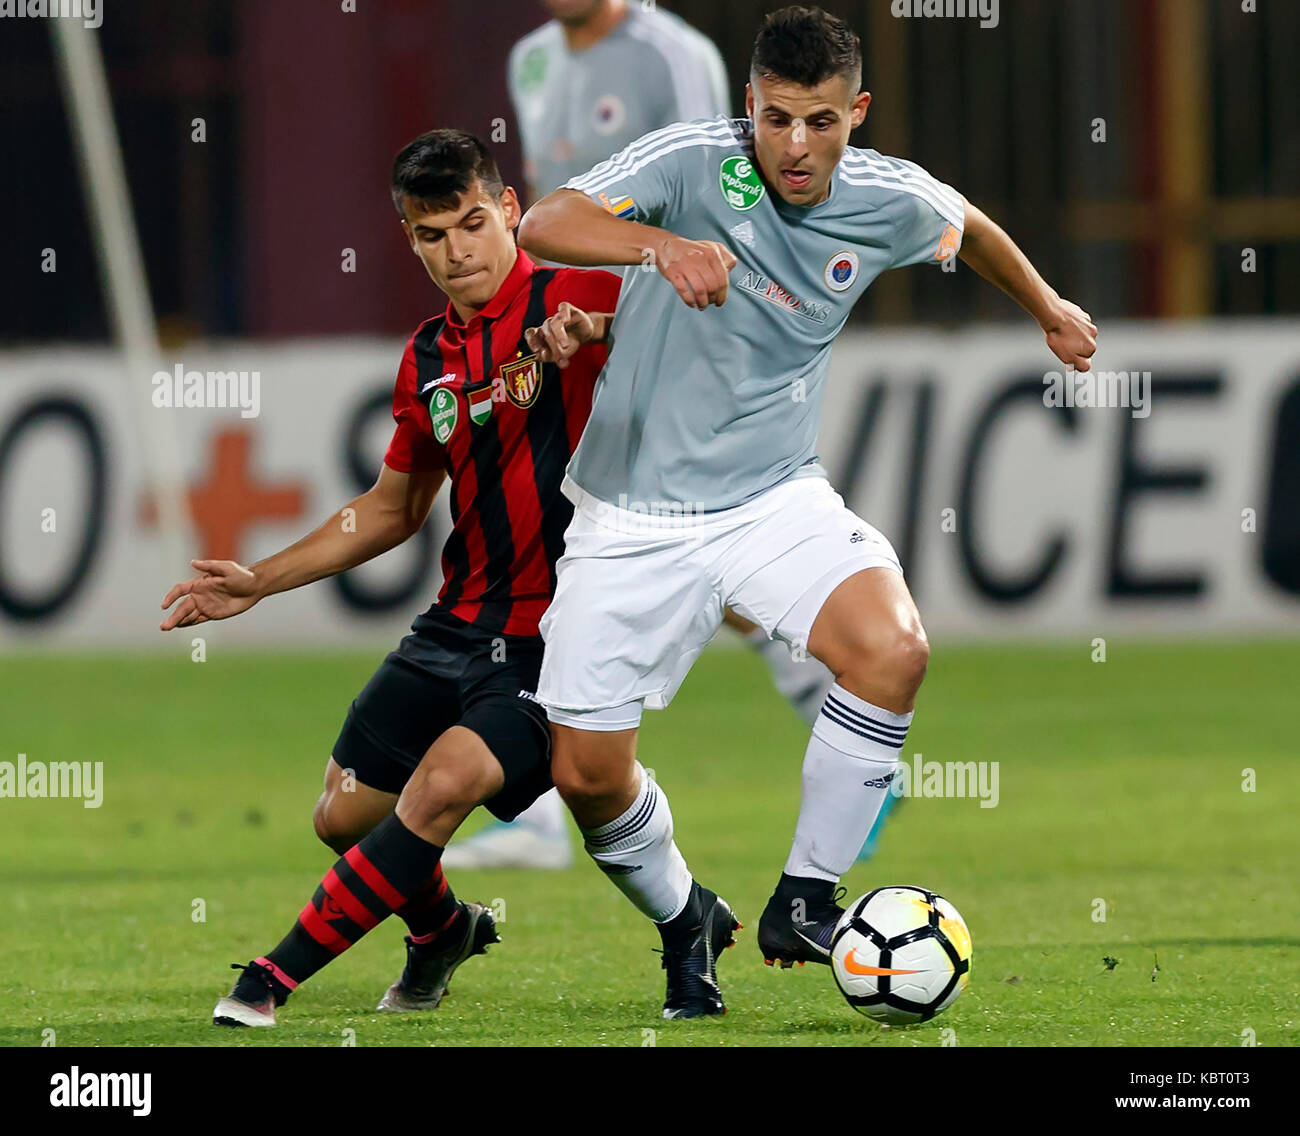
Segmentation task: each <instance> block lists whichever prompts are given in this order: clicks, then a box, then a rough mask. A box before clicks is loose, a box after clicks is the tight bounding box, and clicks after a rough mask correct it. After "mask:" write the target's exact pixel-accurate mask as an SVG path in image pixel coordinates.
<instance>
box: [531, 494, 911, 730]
mask: <svg viewBox="0 0 1300 1136" xmlns="http://www.w3.org/2000/svg"><path fill="white" fill-rule="evenodd" d="M563 490H564V493H565V496H567V497H568V498H569V499H570V500H571V501H573V502H574V513H573V519H572V521H570V523H569V527H568V529H567V530H566V531H565V534H564V555H563V556H562V557H561V558H560V560H559V563H558V564H557V565H556V575H557V583H556V590H555V598H554V599H553V600H552V601H551V605H550V607H549V608H547V610H546V614H545V615H544V616H543V617H542V622H541V632H542V637H543V638H544V639H545V641H546V651H545V654H544V656H543V659H542V673H541V678H540V680H539V682H538V686H537V699H538V701H539V702H541V703H542V705H543V706H545V707H546V712H547V716H548V717H549V718H550V720H551V721H552V722H559V723H561V724H563V725H568V726H576V727H578V728H579V729H587V730H625V729H631V728H633V727H634V726H636V725H637V724H638V723H639V722H640V720H641V711H642V708H643V707H648V708H649V709H651V710H662V709H663V708H664V707H666V706H667V705H668V703H669V702H671V701H672V697H673V695H674V694H676V693H677V688H678V687H679V686H680V685H681V683H682V680H683V679H685V677H686V674H687V672H688V671H689V670H690V668H691V664H692V663H694V662H695V660H696V659H697V658H698V657H699V655H700V653H701V652H702V651H703V650H704V648H705V646H706V645H707V644H708V642H709V640H710V639H712V638H713V636H714V635H715V634H716V632H717V630H718V627H719V625H720V624H721V622H722V611H723V608H724V607H731V608H733V609H734V610H735V611H737V612H739V613H740V614H741V615H743V616H745V617H746V618H747V619H749V620H752V621H753V622H754V623H757V624H758V625H759V626H760V627H761V628H762V629H763V631H764V632H765V633H766V634H767V636H768V637H769V638H778V639H781V640H783V641H784V642H785V643H786V644H788V645H789V646H790V647H791V649H792V650H794V649H803V648H804V647H805V646H806V644H807V642H808V635H809V632H810V631H811V630H812V625H813V621H814V619H816V617H817V613H818V611H820V610H821V606H822V604H823V603H825V602H826V599H827V597H828V596H830V594H831V592H833V591H834V590H835V588H836V587H838V586H839V585H840V584H841V583H842V582H843V581H844V580H846V579H848V577H850V576H852V575H853V574H854V573H856V572H861V571H863V570H864V569H867V568H892V569H893V570H894V571H896V572H899V573H901V572H902V568H901V567H900V566H899V563H898V555H897V554H896V553H895V552H894V549H893V546H892V545H891V544H890V543H889V541H888V540H886V539H885V537H884V536H883V535H881V533H879V532H878V531H877V530H876V529H874V528H872V526H871V525H869V524H867V523H866V521H864V520H862V518H861V517H859V516H857V515H856V514H855V513H854V512H853V511H852V510H851V509H849V508H848V506H847V505H845V504H844V499H843V498H842V497H841V496H840V495H839V494H838V493H836V492H835V490H834V489H832V488H831V486H830V483H829V482H828V481H827V480H826V479H825V478H823V477H794V478H790V479H789V480H787V481H783V482H782V483H781V484H780V485H777V486H774V487H773V488H772V489H769V490H767V491H766V492H764V493H761V494H759V495H758V496H757V497H755V498H753V499H752V500H750V501H747V502H745V504H743V505H737V506H736V507H735V508H732V509H723V510H719V511H716V512H711V513H697V514H694V515H680V514H678V515H666V514H665V513H664V512H640V511H637V510H634V509H625V508H619V507H618V506H615V505H611V504H609V503H608V502H605V501H601V500H599V499H598V498H595V497H592V496H591V495H590V494H588V493H586V492H584V491H583V490H582V489H581V488H580V487H579V486H578V485H576V484H575V483H574V482H572V481H571V480H569V479H568V478H567V477H566V478H565V481H564V486H563Z"/></svg>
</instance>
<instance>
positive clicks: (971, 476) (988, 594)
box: [957, 375, 1079, 604]
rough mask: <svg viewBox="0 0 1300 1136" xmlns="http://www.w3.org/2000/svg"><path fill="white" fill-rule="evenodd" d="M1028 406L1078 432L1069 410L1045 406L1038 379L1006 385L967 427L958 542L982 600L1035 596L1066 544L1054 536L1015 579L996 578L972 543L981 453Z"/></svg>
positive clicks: (1060, 536) (1008, 600)
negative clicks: (1013, 412)
mask: <svg viewBox="0 0 1300 1136" xmlns="http://www.w3.org/2000/svg"><path fill="white" fill-rule="evenodd" d="M1021 403H1026V404H1028V405H1029V406H1032V407H1036V408H1037V409H1038V410H1039V411H1041V412H1042V413H1043V414H1044V415H1046V416H1047V420H1048V421H1051V422H1055V423H1056V425H1057V426H1058V427H1059V428H1060V429H1062V430H1065V431H1066V432H1067V433H1070V434H1074V433H1077V431H1078V429H1079V422H1078V417H1077V415H1076V412H1075V408H1074V407H1073V406H1058V407H1050V408H1049V407H1046V406H1044V405H1043V379H1042V376H1041V375H1040V376H1035V377H1033V378H1026V379H1016V380H1015V381H1014V382H1012V383H1011V384H1010V385H1009V386H1006V387H1003V388H1002V390H1000V391H999V392H998V393H997V394H995V395H994V396H993V397H992V398H991V399H990V400H989V401H988V402H987V403H986V404H985V406H984V409H983V410H982V411H981V412H980V416H979V417H978V418H977V419H976V420H975V424H974V425H973V426H972V427H971V432H970V438H969V440H968V441H967V443H966V455H965V458H964V459H963V461H962V464H961V473H960V475H959V476H960V482H959V488H958V492H957V518H958V520H957V541H958V548H959V549H960V551H961V559H962V565H963V566H964V567H965V569H966V574H967V575H968V576H969V577H970V581H971V583H972V584H973V585H974V586H975V589H976V590H977V591H978V592H979V593H980V594H981V595H983V596H984V597H985V598H987V599H990V600H993V601H994V602H995V603H1005V604H1010V603H1019V602H1020V601H1022V600H1026V599H1028V598H1029V597H1030V596H1032V595H1033V594H1034V593H1035V592H1037V591H1038V590H1039V589H1040V588H1041V587H1042V586H1043V585H1044V584H1046V583H1047V581H1048V580H1050V579H1051V578H1052V574H1053V573H1054V572H1055V571H1056V570H1057V568H1058V567H1059V566H1060V563H1061V559H1062V557H1064V556H1065V552H1066V549H1067V548H1068V547H1069V541H1068V540H1067V539H1066V537H1065V535H1064V534H1063V533H1058V534H1057V535H1056V536H1053V537H1052V538H1051V539H1050V540H1049V541H1047V544H1046V546H1045V547H1044V549H1043V554H1042V555H1041V556H1040V557H1039V559H1038V563H1037V564H1036V565H1034V566H1033V567H1030V568H1027V569H1025V571H1023V572H1021V573H1020V574H1019V575H1018V576H998V575H997V574H996V573H995V572H994V571H993V569H992V568H990V567H989V565H988V563H987V562H986V561H985V560H984V558H983V555H982V553H981V551H980V548H979V545H978V544H977V543H976V540H975V529H976V525H975V517H976V516H977V512H976V501H977V499H978V493H977V490H978V488H979V484H978V479H979V473H980V470H981V469H982V467H983V464H984V451H985V448H986V447H987V446H988V443H989V439H990V438H991V437H992V435H993V428H994V426H996V425H997V423H998V420H999V419H1000V418H1001V417H1002V416H1003V415H1004V414H1006V413H1007V412H1008V411H1009V410H1010V409H1011V408H1012V407H1014V406H1016V405H1018V404H1021Z"/></svg>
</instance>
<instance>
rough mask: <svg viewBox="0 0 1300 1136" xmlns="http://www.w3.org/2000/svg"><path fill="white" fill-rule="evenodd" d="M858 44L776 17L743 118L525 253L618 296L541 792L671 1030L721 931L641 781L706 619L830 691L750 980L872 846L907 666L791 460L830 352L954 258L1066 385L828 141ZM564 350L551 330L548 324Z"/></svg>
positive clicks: (828, 27) (813, 424)
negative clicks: (606, 889)
mask: <svg viewBox="0 0 1300 1136" xmlns="http://www.w3.org/2000/svg"><path fill="white" fill-rule="evenodd" d="M860 86H861V48H860V45H859V43H858V39H857V37H856V36H855V35H854V34H853V33H852V31H851V30H850V29H849V28H848V27H847V26H846V25H845V24H844V23H843V22H842V21H841V20H839V19H837V18H835V17H832V16H829V15H827V14H826V13H824V12H822V11H821V10H819V9H806V8H786V9H783V10H781V11H779V12H775V13H773V14H772V15H770V16H768V18H767V20H766V21H765V23H764V25H763V27H762V29H761V30H760V32H759V35H758V39H757V42H756V44H755V49H754V55H753V61H752V66H751V74H750V83H749V88H748V91H747V96H746V111H747V113H748V116H749V117H748V119H747V120H737V121H728V120H725V119H715V120H709V121H703V122H694V123H686V124H678V125H675V126H671V127H668V128H667V129H664V130H661V131H657V132H655V133H653V134H651V135H648V136H647V137H645V138H643V139H641V140H640V141H639V142H637V143H635V144H633V145H632V146H630V147H628V148H627V149H626V150H624V151H623V152H622V153H620V154H618V155H616V156H615V157H613V158H612V159H610V160H609V161H608V162H605V163H602V164H601V165H599V166H597V167H596V168H595V169H593V170H592V171H591V172H590V173H589V174H587V175H585V176H583V177H581V178H578V179H575V180H574V181H572V182H570V183H569V186H568V187H567V188H565V189H562V190H559V191H557V192H555V193H553V194H551V195H550V196H548V197H547V198H545V199H543V200H542V201H541V202H539V203H538V204H537V205H535V206H534V207H533V208H532V209H531V210H530V211H529V213H528V214H527V215H526V216H525V218H524V221H523V224H522V226H521V228H520V244H521V245H522V246H523V247H525V248H526V249H528V251H529V252H532V253H537V254H540V255H542V256H546V257H550V258H552V259H555V260H559V261H563V262H566V263H571V264H578V265H583V264H646V265H649V266H651V267H652V268H653V269H654V271H646V272H630V273H627V274H626V279H625V283H624V287H623V290H622V292H621V294H620V297H619V302H618V310H617V313H616V315H615V318H614V323H613V327H612V331H611V335H612V347H611V350H610V355H609V359H608V362H607V363H606V366H605V370H604V372H603V374H602V377H601V379H600V380H599V384H598V386H597V393H596V399H595V406H594V409H593V411H592V416H591V418H590V420H589V423H588V426H587V429H586V431H585V433H584V435H583V438H582V441H581V442H580V443H579V445H578V448H577V450H576V451H575V454H574V457H573V460H572V461H571V463H570V465H569V471H568V479H567V485H566V491H567V493H568V495H569V496H570V498H571V499H572V500H573V501H574V503H575V512H574V517H573V520H572V522H571V523H570V526H569V529H568V531H567V532H566V534H565V549H566V551H565V555H564V557H563V558H562V559H561V561H560V562H559V566H558V586H557V591H556V596H555V599H554V600H553V601H552V604H551V606H550V608H549V609H548V612H547V614H546V616H545V618H544V619H543V622H542V634H543V637H544V638H545V640H546V653H545V657H544V660H543V663H542V673H541V679H540V682H539V684H538V691H537V695H538V698H539V699H540V700H541V701H542V703H543V704H544V705H545V706H546V709H547V714H548V717H549V719H550V721H551V723H552V733H553V737H554V749H553V755H552V774H553V777H554V780H555V782H556V785H557V786H558V788H559V790H560V793H561V795H562V796H563V797H564V799H565V801H566V803H567V804H568V805H569V808H570V810H571V811H572V813H573V815H574V817H575V818H576V819H577V822H578V824H579V826H580V827H581V828H582V830H583V832H584V835H585V836H586V842H587V850H588V852H589V853H590V854H591V855H592V856H593V858H594V859H596V860H597V862H598V863H599V864H600V866H601V867H602V868H603V869H604V870H605V871H606V872H608V873H609V874H610V876H611V878H612V879H613V881H614V882H615V884H616V885H617V886H618V887H619V888H620V889H621V890H622V891H623V892H624V893H625V894H626V895H627V896H628V897H629V898H630V899H631V900H632V902H633V903H635V904H636V905H637V907H638V908H640V910H641V911H643V912H644V913H645V914H647V915H649V916H650V917H651V918H652V919H654V920H655V921H656V923H657V924H658V925H659V930H660V933H661V935H662V936H663V941H664V962H665V966H666V967H667V969H668V998H667V1001H666V1004H665V1008H664V1013H665V1016H668V1017H679V1016H695V1015H700V1014H710V1013H719V1012H721V1011H722V1009H723V1003H722V998H721V994H720V993H719V990H718V986H717V976H716V969H715V965H714V963H715V957H716V954H717V952H718V949H719V948H720V947H722V946H724V945H726V944H727V943H729V941H730V940H731V932H732V929H733V927H734V926H735V919H734V916H733V915H732V913H731V910H730V908H729V907H728V906H727V905H726V903H725V902H724V901H723V900H721V899H720V898H719V897H718V896H717V895H715V894H714V893H713V892H711V891H709V890H707V889H704V888H702V887H700V885H699V884H697V883H695V881H694V880H693V879H692V877H691V874H690V872H689V870H688V869H687V867H686V863H685V861H684V859H683V858H682V855H681V853H680V852H679V851H678V850H677V847H676V845H675V843H674V841H673V830H672V817H671V814H670V812H669V809H668V804H667V801H666V799H665V797H664V794H663V792H662V790H660V789H658V788H657V787H656V786H655V784H654V782H653V781H650V780H649V779H647V778H646V777H645V776H644V773H643V771H642V770H641V768H640V766H639V764H638V762H637V760H636V736H637V725H638V724H639V721H640V716H641V711H642V708H643V707H645V706H649V707H651V708H661V707H664V706H666V705H667V704H668V702H669V700H670V699H671V698H672V696H673V694H674V692H675V691H676V689H677V686H678V684H680V682H681V681H682V678H683V677H684V676H685V673H686V671H687V669H688V668H689V667H690V665H691V663H692V662H693V661H694V659H695V658H696V656H698V654H699V653H700V651H701V650H702V649H703V647H704V645H705V644H706V643H707V641H708V639H709V638H710V636H711V635H712V634H713V632H714V631H715V630H716V628H717V625H718V620H719V618H720V616H721V611H722V607H723V605H724V604H730V605H732V606H733V607H736V608H737V609H738V610H740V611H741V612H742V613H743V614H745V615H746V616H748V617H749V618H751V619H753V620H754V621H755V622H756V623H758V624H759V625H760V626H761V627H762V628H763V629H764V631H766V632H767V633H768V634H769V635H772V636H774V637H776V638H779V639H781V640H783V641H784V642H786V643H788V644H790V645H791V647H792V648H793V649H796V650H806V651H807V652H809V653H810V654H812V655H813V656H815V657H816V658H818V659H820V660H821V661H822V662H824V663H825V664H826V666H827V667H829V668H830V670H831V672H832V673H833V674H834V676H835V683H834V685H833V686H832V687H831V690H830V693H829V694H828V695H827V698H826V702H825V704H824V706H823V707H822V710H821V713H820V714H819V716H818V718H817V721H816V724H815V725H814V727H813V731H812V737H811V738H810V740H809V743H808V747H807V750H806V753H805V756H804V762H803V781H802V795H801V802H800V809H799V817H798V821H797V825H796V829H795V836H794V841H793V846H792V848H791V851H790V856H789V858H788V859H787V861H786V864H785V870H784V872H783V873H782V875H781V878H780V880H779V882H778V884H777V887H776V890H775V892H774V893H773V895H772V898H771V899H770V900H769V902H768V904H767V907H766V909H765V910H764V912H763V915H762V918H761V920H760V922H759V927H758V944H759V947H760V948H761V950H762V952H763V956H764V958H765V960H766V961H767V962H769V963H773V962H780V963H781V964H782V965H783V966H788V965H790V964H791V963H793V962H805V961H809V962H822V963H825V962H827V961H828V954H829V943H830V938H831V934H832V932H833V930H834V927H835V924H836V922H837V921H838V919H839V917H840V914H841V908H840V907H839V906H838V904H837V903H836V901H835V889H836V885H837V883H838V880H839V877H840V876H841V875H842V874H843V873H844V872H845V871H846V870H847V869H848V867H849V866H850V865H851V864H852V862H853V859H854V855H855V853H856V852H857V851H858V849H859V847H860V846H861V844H862V839H863V837H864V836H865V835H866V833H867V831H868V829H869V828H870V827H871V824H872V821H873V820H874V818H875V816H876V814H877V812H878V811H879V810H880V807H881V803H882V801H883V800H884V797H885V794H886V793H887V792H888V791H889V783H890V781H891V779H892V778H893V777H894V775H895V773H896V771H897V766H898V760H899V754H900V751H901V749H902V747H903V744H904V742H905V739H906V736H907V731H908V727H909V726H910V724H911V721H912V710H913V705H914V702H915V698H916V693H917V690H918V688H919V687H920V684H921V680H922V678H923V677H924V674H925V670H926V664H927V661H928V658H929V646H928V643H927V641H926V636H925V632H924V630H923V628H922V626H921V620H920V617H919V615H918V614H917V610H916V607H915V605H914V604H913V602H912V598H911V595H910V594H909V592H908V589H907V587H906V585H905V584H904V582H903V576H902V569H901V567H900V566H899V564H898V559H897V556H896V555H895V553H894V550H893V548H892V547H891V545H890V544H889V542H888V541H887V540H886V539H885V537H884V536H882V535H881V534H880V533H879V532H877V531H876V530H875V529H874V528H872V526H871V525H869V524H868V523H867V522H866V521H864V520H862V519H861V518H860V517H857V516H855V515H854V514H853V513H852V512H851V511H850V510H849V509H848V508H847V507H846V506H845V505H844V502H843V500H842V499H841V498H840V497H839V496H838V494H836V493H835V492H834V490H832V489H831V487H830V485H829V484H828V482H827V481H826V478H825V474H824V471H823V470H821V468H820V467H819V466H818V465H817V463H816V461H815V460H814V459H815V454H814V445H815V440H816V433H817V421H818V412H819V408H820V405H821V396H822V387H823V384H824V382H825V378H826V369H827V364H828V360H829V353H830V348H831V344H832V342H833V341H834V339H835V336H836V334H837V333H838V331H839V329H840V328H841V327H842V326H843V324H844V321H845V318H846V317H847V315H848V313H849V310H850V308H851V307H852V305H853V303H854V302H855V301H856V300H857V298H858V296H860V295H861V294H862V292H863V290H864V289H865V288H866V287H867V286H868V285H869V284H870V282H871V281H872V280H873V279H874V278H875V277H876V276H877V275H879V274H880V273H881V272H884V271H885V270H887V269H890V268H898V267H901V266H903V265H909V264H919V263H933V264H941V263H943V262H944V261H945V260H947V259H949V258H950V257H953V256H957V255H960V256H961V258H962V260H963V261H964V262H965V263H966V264H967V265H969V266H970V267H971V268H973V269H974V270H975V271H976V272H978V273H979V274H980V275H981V276H983V277H985V278H986V279H988V280H990V281H991V282H993V283H994V284H996V285H997V286H999V287H1000V288H1002V289H1003V290H1004V291H1006V292H1007V293H1008V294H1009V295H1011V296H1012V297H1013V298H1014V299H1015V300H1017V301H1018V302H1019V303H1020V305H1021V306H1022V307H1024V308H1025V310H1026V311H1028V312H1029V313H1030V314H1031V315H1032V316H1033V317H1034V318H1035V319H1036V320H1037V322H1038V323H1039V325H1040V327H1041V328H1042V329H1043V332H1044V334H1045V337H1046V341H1047V346H1048V347H1049V348H1050V349H1051V350H1052V352H1053V353H1054V354H1055V355H1056V357H1057V358H1058V359H1060V360H1061V361H1062V362H1063V363H1065V364H1066V365H1067V366H1073V367H1075V368H1076V369H1078V370H1083V371H1086V370H1088V368H1089V359H1090V357H1091V356H1092V354H1093V352H1094V350H1095V346H1096V339H1095V337H1096V330H1097V329H1096V328H1095V326H1094V325H1093V323H1092V321H1091V319H1090V317H1089V316H1088V314H1087V313H1086V312H1084V311H1083V310H1082V309H1080V308H1079V307H1078V306H1076V305H1075V304H1072V303H1070V302H1069V301H1067V300H1063V299H1062V298H1061V297H1060V296H1058V295H1057V293H1056V292H1055V291H1053V290H1052V289H1051V288H1050V287H1049V286H1048V285H1047V284H1046V283H1045V282H1044V281H1043V279H1042V278H1041V277H1040V276H1039V274H1038V273H1037V272H1036V271H1035V270H1034V268H1033V266H1032V265H1031V264H1030V263H1029V261H1028V260H1027V259H1026V257H1025V256H1024V254H1023V253H1022V252H1021V251H1020V250H1019V249H1018V248H1017V247H1016V245H1015V244H1014V243H1013V242H1012V241H1011V239H1010V238H1009V237H1008V236H1007V235H1006V234H1005V233H1004V232H1003V231H1002V230H1001V229H1000V228H999V227H998V226H997V225H995V224H994V223H993V222H992V221H990V220H989V218H988V217H986V216H985V215H984V214H983V213H982V212H980V210H978V209H976V208H975V207H974V206H972V205H971V204H970V203H969V202H968V201H966V199H965V198H964V197H962V196H961V195H960V194H959V193H957V192H956V191H955V190H953V189H951V188H950V187H948V186H946V185H944V184H942V183H941V182H939V181H937V180H935V179H934V178H932V177H931V176H930V175H929V174H927V173H926V172H925V171H923V170H922V169H920V167H918V166H916V165H913V164H912V163H911V162H906V161H902V160H900V159H897V158H891V157H886V156H884V155H881V154H878V153H876V152H875V151H874V150H865V149H857V148H854V147H850V146H848V139H849V133H850V131H851V130H852V129H853V128H854V127H856V126H858V125H860V124H861V123H862V121H863V119H864V117H865V115H866V111H867V104H868V103H869V101H870V96H869V95H868V94H867V93H866V92H862V91H860ZM543 331H544V333H545V335H546V336H547V350H548V351H552V352H555V353H563V352H565V351H567V350H569V349H570V347H571V346H572V343H571V340H570V342H568V343H566V338H569V337H568V335H567V326H566V321H564V320H561V319H557V318H556V317H553V318H552V319H551V320H549V321H548V322H547V326H546V327H544V329H543Z"/></svg>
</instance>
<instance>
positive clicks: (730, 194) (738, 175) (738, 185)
mask: <svg viewBox="0 0 1300 1136" xmlns="http://www.w3.org/2000/svg"><path fill="white" fill-rule="evenodd" d="M718 185H719V186H720V187H721V189H722V196H723V198H724V199H725V200H726V202H727V204H728V205H730V206H731V207H732V208H733V209H736V210H738V211H739V212H741V213H745V212H748V211H749V210H750V209H753V208H754V206H755V205H757V204H758V203H759V202H760V201H762V200H763V197H764V195H765V194H766V193H767V187H766V186H765V185H764V184H763V179H762V178H761V177H759V176H758V171H757V170H756V169H754V163H753V162H751V161H750V160H749V159H748V158H746V157H745V156H744V155H742V154H732V155H731V157H729V158H723V159H722V165H721V166H720V167H719V168H718Z"/></svg>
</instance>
